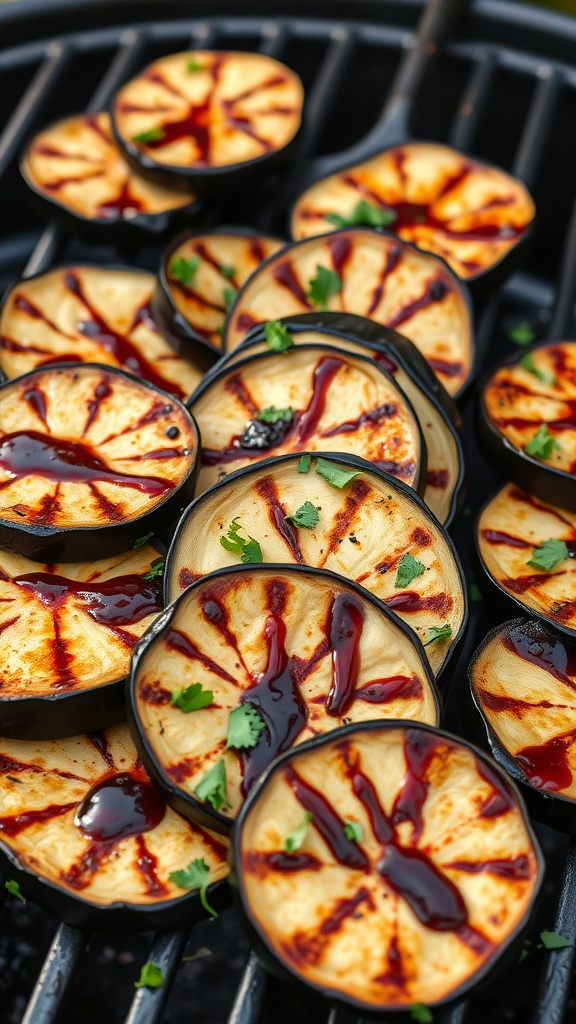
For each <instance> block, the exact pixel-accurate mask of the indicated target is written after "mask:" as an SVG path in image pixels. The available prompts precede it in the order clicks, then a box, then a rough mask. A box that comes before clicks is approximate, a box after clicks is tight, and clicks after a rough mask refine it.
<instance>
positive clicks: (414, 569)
mask: <svg viewBox="0 0 576 1024" xmlns="http://www.w3.org/2000/svg"><path fill="white" fill-rule="evenodd" d="M425 568H426V566H425V565H423V564H422V562H419V561H418V560H417V559H416V558H414V556H413V555H411V554H410V553H409V552H408V551H407V552H406V554H405V555H402V558H401V559H400V561H399V562H398V569H397V570H396V579H395V580H394V586H395V587H396V588H397V589H398V590H400V589H401V588H402V587H407V586H408V585H409V584H410V583H412V580H415V579H416V577H417V576H421V575H422V573H423V572H424V570H425Z"/></svg>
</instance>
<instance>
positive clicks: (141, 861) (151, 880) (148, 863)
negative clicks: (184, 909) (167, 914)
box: [134, 836, 169, 896]
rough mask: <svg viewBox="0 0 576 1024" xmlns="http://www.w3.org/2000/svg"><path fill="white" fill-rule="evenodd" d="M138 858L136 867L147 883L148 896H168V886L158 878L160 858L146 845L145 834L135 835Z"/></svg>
mask: <svg viewBox="0 0 576 1024" xmlns="http://www.w3.org/2000/svg"><path fill="white" fill-rule="evenodd" d="M134 838H135V840H136V860H135V867H136V870H137V871H138V872H139V874H140V875H141V876H142V879H143V881H144V883H145V885H146V894H147V895H148V896H167V895H168V891H169V890H168V887H167V886H166V885H164V883H163V882H161V881H160V879H159V878H158V858H157V857H155V856H154V854H153V853H152V851H151V850H150V849H149V848H148V846H147V845H146V841H145V839H144V837H143V836H135V837H134Z"/></svg>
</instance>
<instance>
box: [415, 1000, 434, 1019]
mask: <svg viewBox="0 0 576 1024" xmlns="http://www.w3.org/2000/svg"><path fill="white" fill-rule="evenodd" d="M410 1017H411V1019H412V1020H415V1021H417V1024H432V1021H433V1020H434V1017H433V1016H432V1010H429V1009H428V1007H427V1006H424V1004H423V1003H414V1006H411V1007H410Z"/></svg>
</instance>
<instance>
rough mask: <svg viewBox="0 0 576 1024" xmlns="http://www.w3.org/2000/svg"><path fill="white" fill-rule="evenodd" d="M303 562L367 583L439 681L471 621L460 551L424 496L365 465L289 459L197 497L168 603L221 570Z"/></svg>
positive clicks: (171, 557) (172, 565)
mask: <svg viewBox="0 0 576 1024" xmlns="http://www.w3.org/2000/svg"><path fill="white" fill-rule="evenodd" d="M240 560H242V561H243V562H244V563H246V562H274V563H280V562H284V563H294V562H296V563H299V564H301V565H311V566H314V567H316V568H319V569H331V570H332V571H333V572H337V573H339V574H340V575H342V576H344V577H346V578H347V579H351V580H352V581H354V582H356V583H360V584H361V585H362V586H363V587H365V588H366V589H367V590H369V591H370V592H371V593H372V594H374V595H375V596H376V597H378V598H380V600H382V601H384V602H385V603H386V604H387V605H388V607H389V608H391V609H392V610H393V611H395V612H396V614H397V615H399V616H400V618H401V619H403V620H404V621H405V622H406V623H407V624H408V625H409V626H411V627H412V628H413V629H414V630H415V632H416V633H417V635H418V636H419V638H420V639H421V641H422V642H423V644H424V646H425V648H426V654H427V655H428V660H429V661H430V664H431V666H432V669H433V671H434V672H435V674H436V675H437V674H438V673H439V671H440V669H441V668H442V667H443V666H444V665H445V664H446V661H447V659H448V657H449V655H450V654H451V653H452V652H453V650H454V647H455V645H456V644H457V642H458V640H459V638H460V636H461V634H462V631H463V629H464V625H465V621H466V615H467V596H466V586H465V583H464V578H463V575H462V570H461V567H460V563H459V561H458V556H457V555H456V552H455V549H454V546H453V544H452V542H451V540H450V538H449V537H448V535H447V534H446V532H445V531H444V530H443V528H442V527H441V526H440V524H439V523H438V521H437V520H436V519H435V518H434V516H433V515H432V514H431V512H430V510H429V509H428V508H427V507H426V505H425V504H424V502H423V501H422V499H421V498H419V497H418V495H417V494H416V493H415V492H414V491H413V490H412V489H411V488H410V487H407V486H406V485H405V484H403V483H401V482H400V481H399V480H396V479H395V478H394V477H391V476H389V475H388V474H386V473H382V472H381V470H377V469H375V468H374V467H373V466H372V465H371V464H370V463H369V462H365V461H364V459H358V458H356V457H355V456H353V455H342V454H335V455H334V456H333V457H331V458H330V459H326V458H324V457H321V456H314V455H303V456H298V455H294V454H292V455H282V456H277V457H276V458H273V459H267V460H266V461H264V462H260V463H259V464H258V465H257V466H249V467H248V468H246V469H242V470H238V471H237V472H236V473H233V474H231V475H230V476H228V477H226V479H225V480H223V481H222V482H221V483H219V484H216V485H215V486H214V487H212V488H211V489H210V490H209V491H205V492H204V494H202V495H200V497H199V498H197V499H196V500H195V501H194V502H193V503H192V504H191V505H190V507H189V508H188V509H187V510H186V513H185V514H184V516H183V517H182V519H181V521H180V523H179V525H178V528H177V531H176V534H175V536H174V540H173V542H172V545H171V547H170V550H169V552H168V558H167V560H166V573H165V596H166V603H168V602H169V601H173V600H174V598H175V597H177V596H178V594H180V593H181V592H182V591H183V590H185V589H186V587H187V586H189V585H190V583H193V582H194V581H195V580H197V579H199V578H200V577H201V576H205V575H206V574H207V573H209V572H213V571H214V570H215V569H219V568H221V567H222V566H226V565H237V564H238V562H239V561H240Z"/></svg>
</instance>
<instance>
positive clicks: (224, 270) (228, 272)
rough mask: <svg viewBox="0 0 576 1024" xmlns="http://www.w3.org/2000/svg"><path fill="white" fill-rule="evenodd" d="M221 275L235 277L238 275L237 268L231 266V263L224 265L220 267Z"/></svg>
mask: <svg viewBox="0 0 576 1024" xmlns="http://www.w3.org/2000/svg"><path fill="white" fill-rule="evenodd" d="M220 273H221V274H224V277H234V274H235V273H236V267H232V266H230V264H229V263H223V264H222V265H221V266H220Z"/></svg>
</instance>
